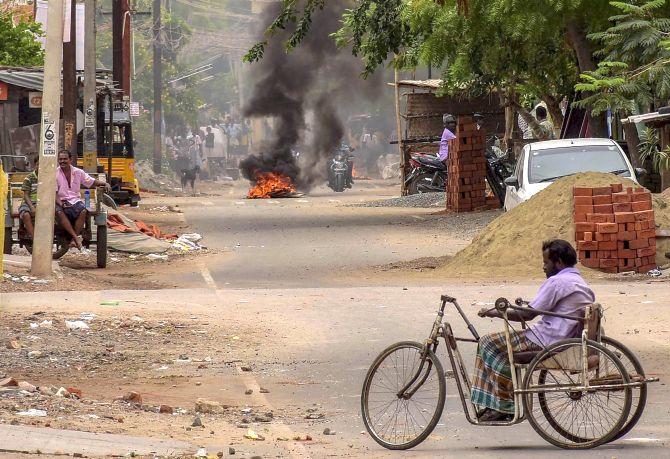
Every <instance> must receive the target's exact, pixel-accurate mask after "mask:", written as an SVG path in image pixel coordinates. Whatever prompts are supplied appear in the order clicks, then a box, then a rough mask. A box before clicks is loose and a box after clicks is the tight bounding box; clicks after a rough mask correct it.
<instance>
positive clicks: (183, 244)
mask: <svg viewBox="0 0 670 459" xmlns="http://www.w3.org/2000/svg"><path fill="white" fill-rule="evenodd" d="M201 239H202V236H200V235H199V234H182V235H181V236H179V238H177V240H176V241H174V242H173V243H172V248H173V249H176V250H179V251H182V252H191V251H193V250H200V249H202V247H201V246H200V245H199V244H198V241H200V240H201Z"/></svg>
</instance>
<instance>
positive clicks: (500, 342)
mask: <svg viewBox="0 0 670 459" xmlns="http://www.w3.org/2000/svg"><path fill="white" fill-rule="evenodd" d="M510 340H511V342H512V351H532V350H540V349H541V348H540V347H539V346H538V345H536V344H535V343H533V342H531V341H529V340H528V339H527V338H526V335H525V333H523V332H521V333H516V332H515V331H510ZM470 398H471V400H472V402H473V403H474V404H475V405H478V406H480V407H486V408H491V409H493V410H496V411H500V412H502V413H508V414H514V388H513V386H512V370H511V367H510V362H509V357H508V355H507V341H506V340H505V333H502V332H501V333H493V334H491V335H486V336H482V337H481V339H480V340H479V346H478V347H477V357H475V376H474V379H473V381H472V393H471V394H470Z"/></svg>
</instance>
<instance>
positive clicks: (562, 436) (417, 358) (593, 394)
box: [361, 295, 658, 450]
mask: <svg viewBox="0 0 670 459" xmlns="http://www.w3.org/2000/svg"><path fill="white" fill-rule="evenodd" d="M447 304H451V305H453V306H454V307H455V309H456V310H457V311H458V313H459V315H460V316H461V317H462V318H463V320H464V321H465V324H466V325H467V328H468V330H469V331H470V333H471V334H472V338H462V337H456V336H455V335H454V333H453V330H452V328H451V325H450V324H449V322H447V321H446V320H445V317H444V315H445V308H446V306H447ZM493 309H495V310H497V311H498V312H499V315H500V317H501V318H502V319H503V321H504V328H503V331H504V335H505V341H506V343H507V357H508V359H509V362H510V368H511V369H512V371H511V379H512V385H513V398H514V416H513V418H512V419H511V420H509V421H493V422H484V421H480V420H479V419H478V411H477V407H476V406H475V405H474V404H473V403H472V401H471V400H470V391H471V389H472V386H471V381H470V378H469V376H468V373H467V369H466V366H465V363H464V361H463V357H462V356H461V353H460V351H459V349H458V343H459V342H468V343H478V342H479V340H480V336H479V334H478V333H477V330H476V329H475V327H474V326H473V325H472V323H471V322H470V321H469V320H468V318H467V316H466V315H465V313H464V312H463V310H462V309H461V307H460V306H459V305H458V302H457V301H456V299H455V298H453V297H450V296H447V295H443V296H442V297H441V305H440V309H439V311H438V313H437V318H436V319H435V322H434V324H433V328H432V330H431V332H430V336H429V337H428V339H427V340H426V341H425V342H424V343H423V344H421V343H418V342H413V341H403V342H399V343H396V344H393V345H392V346H390V347H388V348H387V349H385V350H384V351H383V352H382V353H381V354H380V355H379V356H378V357H377V358H376V359H375V361H374V362H373V363H372V366H371V367H370V369H369V370H368V373H367V375H366V377H365V382H364V385H363V391H362V396H361V410H362V415H363V422H364V423H365V427H366V428H367V430H368V432H369V433H370V435H371V436H372V438H373V439H374V440H375V441H376V442H377V443H379V444H380V445H382V446H383V447H385V448H388V449H392V450H406V449H411V448H414V447H416V446H417V445H419V444H420V443H421V442H423V441H424V440H425V439H426V438H428V436H429V435H430V434H431V432H432V431H433V429H435V427H436V426H437V424H438V422H439V421H440V418H441V417H442V411H443V409H444V403H445V399H446V378H447V376H449V377H450V378H453V379H454V380H455V382H456V388H457V390H458V394H459V397H460V400H461V404H462V406H463V412H464V414H465V417H466V419H467V420H468V422H470V423H471V424H474V425H480V426H513V425H516V424H519V423H521V422H523V421H525V420H528V422H530V424H531V426H532V428H533V429H534V430H535V431H536V432H537V433H538V434H539V435H540V436H541V437H542V438H543V439H545V440H546V441H548V442H549V443H551V444H553V445H555V446H558V447H560V448H565V449H588V448H595V447H597V446H600V445H603V444H605V443H608V442H611V441H614V440H617V439H619V438H621V437H622V436H623V435H625V434H626V433H628V432H629V431H630V430H631V429H632V428H633V427H634V426H635V424H636V423H637V422H638V421H639V419H640V417H641V416H642V413H643V412H644V407H645V404H646V400H647V384H648V383H651V382H656V381H658V378H648V377H646V376H645V373H644V369H643V368H642V365H641V364H640V361H639V359H638V358H637V357H636V356H635V354H634V353H633V352H631V351H630V350H629V349H628V348H626V347H625V346H624V345H623V344H621V343H620V342H618V341H616V340H614V339H611V338H609V337H607V336H605V335H604V334H603V330H602V326H601V321H602V318H603V309H602V307H601V306H600V305H599V304H593V305H590V306H588V307H586V308H585V309H584V310H583V311H578V313H576V314H577V315H567V314H559V313H555V312H551V311H549V312H547V311H542V312H541V313H540V314H541V315H548V316H554V317H561V318H564V319H569V320H574V321H579V322H580V323H581V324H582V333H581V337H580V338H570V339H564V340H561V341H558V342H555V343H553V344H551V345H549V346H544V347H542V348H541V349H540V350H526V351H517V352H515V351H513V350H512V349H513V346H512V333H514V332H515V331H514V329H513V328H512V326H511V325H510V321H509V319H508V311H510V310H518V311H529V310H530V311H533V312H534V314H535V315H538V312H537V311H535V310H532V309H530V308H529V307H528V303H527V302H525V301H523V300H521V299H517V300H516V301H515V304H512V303H510V301H508V300H507V299H505V298H500V299H498V300H497V301H496V302H495V307H494V308H493ZM493 309H492V310H493ZM579 312H583V315H582V314H579ZM522 324H523V327H524V328H526V324H525V322H523V321H522ZM440 339H442V340H443V341H444V343H445V346H446V350H447V355H448V358H449V364H450V367H451V371H450V372H448V373H445V371H444V369H443V367H442V364H441V363H440V360H439V359H438V358H437V356H436V351H437V348H438V344H439V343H440Z"/></svg>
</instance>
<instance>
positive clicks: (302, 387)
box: [181, 183, 670, 458]
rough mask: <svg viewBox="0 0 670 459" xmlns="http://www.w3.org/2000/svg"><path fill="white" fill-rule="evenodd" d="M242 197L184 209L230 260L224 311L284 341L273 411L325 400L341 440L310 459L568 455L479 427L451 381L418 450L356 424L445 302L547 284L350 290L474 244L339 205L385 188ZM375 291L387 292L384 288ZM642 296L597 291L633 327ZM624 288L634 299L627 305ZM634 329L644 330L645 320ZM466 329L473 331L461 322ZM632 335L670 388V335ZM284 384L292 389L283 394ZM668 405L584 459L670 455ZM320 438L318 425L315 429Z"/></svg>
mask: <svg viewBox="0 0 670 459" xmlns="http://www.w3.org/2000/svg"><path fill="white" fill-rule="evenodd" d="M243 192H244V189H243V188H240V187H237V188H235V189H233V190H232V191H231V194H230V195H229V196H226V197H217V198H212V199H205V200H204V201H203V202H202V203H199V204H197V205H196V204H189V203H188V202H186V203H183V204H181V207H182V208H183V209H184V210H185V216H186V219H187V221H188V223H189V224H191V225H193V226H194V227H195V229H196V230H198V231H200V232H202V233H203V234H206V237H207V239H206V242H207V243H208V244H209V245H210V246H212V247H215V248H219V249H224V250H227V251H231V252H232V254H233V256H232V257H229V258H227V259H225V260H222V261H221V262H213V263H208V265H207V267H206V271H207V272H208V273H211V279H212V280H213V281H214V285H212V283H211V282H210V287H213V286H216V287H217V288H219V289H222V290H221V293H220V294H219V295H223V297H224V298H226V299H227V300H231V301H233V302H235V301H237V302H241V303H237V304H238V305H241V306H242V308H241V310H240V312H241V313H243V314H245V315H249V316H250V317H254V320H259V321H260V322H259V326H260V327H264V326H265V327H267V328H268V329H273V330H276V333H277V335H278V336H281V337H282V338H283V346H280V347H279V348H274V347H272V348H270V347H268V348H267V349H263V350H261V352H260V354H259V357H258V362H257V364H258V369H259V373H260V375H259V376H258V378H259V383H260V384H261V385H263V386H268V387H272V395H271V396H270V397H269V398H270V400H272V403H273V405H275V406H290V405H295V404H301V405H304V404H305V403H307V402H312V403H315V404H317V406H319V407H323V409H324V411H325V412H326V413H327V417H326V419H327V422H325V423H323V426H328V427H330V428H331V429H332V430H334V431H336V432H340V433H341V435H337V436H332V437H327V440H324V441H323V442H319V443H317V444H315V445H309V446H306V447H305V448H303V450H304V451H303V450H301V451H303V452H304V453H306V454H309V455H312V456H313V457H325V456H330V455H333V456H347V455H351V456H354V457H359V456H361V455H365V456H372V457H400V456H402V457H473V458H475V457H501V458H502V457H505V458H506V457H528V458H531V457H532V458H535V457H537V456H538V455H542V456H544V457H548V458H552V457H564V456H565V455H566V452H564V451H560V450H558V449H556V448H555V447H553V446H551V445H549V444H547V443H545V442H544V441H543V440H542V439H541V438H540V437H539V436H538V435H537V434H536V433H535V432H534V431H533V430H532V429H531V427H530V426H529V425H528V424H527V423H524V424H522V425H519V426H516V427H511V428H491V427H489V428H484V427H475V426H471V425H469V424H468V423H467V422H466V420H465V418H464V416H463V413H462V409H461V405H460V400H459V398H458V395H457V392H456V388H455V386H454V384H453V381H449V382H448V390H447V404H446V407H445V412H444V415H443V417H442V421H441V423H440V424H439V425H438V427H437V429H436V430H435V432H434V434H433V435H432V436H431V437H430V439H429V440H427V441H426V442H425V443H424V444H422V445H421V446H420V447H418V448H417V449H415V450H413V451H411V452H408V453H399V452H396V453H391V452H387V451H385V450H383V449H381V448H380V447H379V446H378V445H376V443H374V442H373V441H372V440H371V439H370V438H369V437H368V435H367V434H365V433H363V430H364V427H363V425H362V422H361V420H360V415H359V413H360V405H359V404H360V389H361V385H362V381H363V378H364V376H365V373H366V371H367V368H368V367H369V365H370V363H371V362H372V360H373V359H374V357H375V356H376V355H377V354H378V353H379V352H380V351H381V350H382V349H384V348H385V347H386V346H387V345H389V344H391V343H393V342H396V341H399V340H407V339H409V340H416V341H421V340H422V339H424V338H425V337H426V335H427V333H428V332H429V328H430V325H431V323H432V321H433V319H434V313H435V310H436V304H437V300H438V299H439V295H440V294H441V293H450V294H453V295H455V296H457V297H458V298H460V299H461V300H462V304H464V305H467V306H468V308H467V309H468V310H469V311H470V312H471V313H472V314H473V315H474V311H476V309H477V308H478V307H474V306H473V307H470V305H471V304H475V303H477V302H492V301H494V299H495V298H497V297H499V296H509V297H510V298H514V297H517V296H524V297H532V295H533V294H534V292H535V290H536V288H537V285H538V284H537V283H535V282H522V283H511V284H504V285H501V284H497V283H496V284H490V283H470V284H466V285H461V283H455V282H452V283H450V284H445V285H443V286H441V287H439V288H435V287H422V286H421V285H420V283H419V285H417V284H416V282H415V283H412V282H408V283H406V284H403V285H397V284H396V285H393V284H394V282H387V284H388V286H386V287H382V286H377V287H363V288H354V287H349V288H347V287H342V286H341V282H340V283H338V282H335V281H334V279H335V278H337V277H338V275H339V274H342V273H344V272H346V271H349V270H351V269H357V268H360V267H364V266H370V265H379V264H384V263H390V262H395V261H400V260H410V259H414V258H418V257H422V256H436V255H440V254H443V253H445V252H449V251H451V253H453V252H455V251H456V250H457V249H458V248H460V247H462V246H464V245H465V244H467V242H468V241H465V240H461V241H457V240H453V238H452V240H450V243H449V244H446V243H444V241H440V240H439V239H437V240H436V237H437V236H438V235H435V234H431V222H430V218H432V217H431V216H430V215H429V211H426V210H417V209H366V208H358V207H344V206H342V204H345V203H356V202H359V201H361V200H366V199H373V198H375V199H376V198H379V197H384V196H388V197H390V196H392V195H394V194H395V193H396V189H395V188H390V187H388V186H384V185H380V184H377V183H368V184H364V185H363V186H361V187H360V188H358V189H355V190H353V192H349V191H348V192H347V193H344V194H342V195H335V194H334V193H332V192H330V191H329V190H324V189H319V190H316V191H315V192H313V193H312V194H311V195H309V196H305V197H304V198H299V199H295V200H269V201H247V200H244V199H240V197H241V196H242V195H243ZM426 220H428V221H426ZM205 277H206V275H205ZM370 282H371V283H372V281H370ZM374 283H375V284H377V285H378V284H379V280H378V279H377V280H376V281H375V282H374ZM382 283H383V282H382ZM364 284H365V282H364ZM356 285H360V283H356ZM405 285H407V287H406V288H403V287H405ZM638 287H639V285H635V284H632V285H627V286H626V285H623V286H622V285H611V284H610V285H608V284H601V285H598V286H597V287H596V289H597V292H598V297H599V300H600V301H603V303H605V304H606V305H607V306H608V307H612V308H616V311H617V314H618V315H620V316H621V315H623V316H624V317H625V316H628V315H630V314H632V313H633V312H632V311H631V310H630V309H628V308H627V307H626V306H627V305H628V304H629V303H630V302H633V303H635V304H636V305H637V307H639V304H638V303H640V299H633V297H635V296H636V295H637V296H640V294H636V293H633V292H635V291H636V290H637V288H638ZM621 291H625V293H626V295H623V296H622V295H621V294H620V292H621ZM652 291H653V293H650V292H652ZM647 292H648V293H649V296H650V297H654V298H656V299H657V300H661V299H664V301H661V303H667V299H668V298H670V295H668V289H667V288H666V287H662V286H655V287H654V289H648V290H647ZM645 304H646V303H645ZM614 310H615V309H613V310H612V311H610V313H614V312H613V311H614ZM665 316H666V317H668V318H670V316H668V315H667V314H665ZM622 318H623V317H617V320H616V321H612V323H610V324H609V325H608V326H609V327H610V328H611V330H612V332H611V333H610V334H611V335H612V336H619V335H617V334H614V333H615V331H618V332H619V333H621V334H625V333H627V332H628V333H632V332H631V330H629V326H630V325H631V324H630V323H627V322H626V321H625V320H623V321H622ZM452 319H453V316H452ZM636 320H638V321H639V320H642V322H643V323H645V318H644V317H639V316H638V317H637V319H636ZM479 326H481V327H482V331H483V332H489V331H499V329H500V324H499V323H493V322H492V321H488V320H487V321H481V320H480V321H479ZM455 328H456V329H457V330H460V331H461V333H465V329H464V327H463V326H462V324H461V323H460V321H458V320H457V321H456V324H455ZM619 337H620V338H621V336H619ZM626 337H627V336H623V341H624V342H627V344H629V345H630V346H631V347H633V348H634V349H635V351H636V352H637V353H639V355H640V356H641V357H642V358H643V361H644V363H645V364H646V365H647V367H648V368H649V367H650V368H653V370H650V371H653V372H656V373H658V374H659V375H660V376H661V377H662V378H663V376H665V377H667V373H668V366H667V363H666V362H665V359H664V358H663V357H662V356H664V355H665V356H667V355H668V352H669V351H670V348H668V345H667V339H665V338H667V335H665V336H662V335H661V336H660V337H659V336H654V335H653V334H651V335H648V336H645V337H644V338H640V337H639V336H628V338H629V341H626V339H625V338H626ZM631 339H632V341H631ZM474 350H475V349H474V348H472V347H466V348H465V349H464V357H465V360H466V362H467V363H468V364H471V363H472V361H473V358H474ZM441 357H442V358H444V357H445V355H444V354H442V355H441ZM445 364H446V361H445ZM287 375H288V378H287ZM287 379H289V380H290V381H292V382H293V383H292V384H289V385H286V384H278V382H280V381H285V380H287ZM669 399H670V392H669V391H668V390H667V389H666V386H664V385H655V386H653V388H652V390H651V395H650V400H649V407H648V410H647V414H646V416H645V417H644V418H643V420H642V421H641V423H640V424H639V427H638V428H637V429H636V430H635V431H634V432H633V433H631V434H630V435H629V436H628V438H627V439H624V440H622V441H619V442H617V443H616V444H613V445H608V446H605V447H601V448H599V449H597V450H593V451H589V452H579V453H574V454H576V455H578V456H579V457H588V458H612V457H635V456H642V457H670V450H668V441H669V438H670V427H669V426H670V422H669V421H670V411H669V409H668V407H667V404H666V401H667V400H669ZM296 422H298V423H299V421H296ZM316 427H317V429H319V428H320V427H321V425H319V424H318V423H317V424H316ZM312 431H314V429H312Z"/></svg>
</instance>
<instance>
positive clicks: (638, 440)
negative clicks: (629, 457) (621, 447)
mask: <svg viewBox="0 0 670 459" xmlns="http://www.w3.org/2000/svg"><path fill="white" fill-rule="evenodd" d="M662 441H664V439H663V438H645V437H641V438H626V439H624V440H623V442H624V443H660V442H662Z"/></svg>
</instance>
